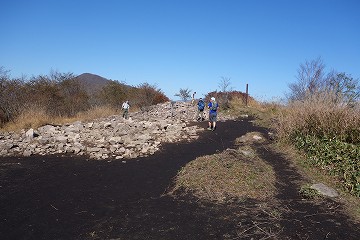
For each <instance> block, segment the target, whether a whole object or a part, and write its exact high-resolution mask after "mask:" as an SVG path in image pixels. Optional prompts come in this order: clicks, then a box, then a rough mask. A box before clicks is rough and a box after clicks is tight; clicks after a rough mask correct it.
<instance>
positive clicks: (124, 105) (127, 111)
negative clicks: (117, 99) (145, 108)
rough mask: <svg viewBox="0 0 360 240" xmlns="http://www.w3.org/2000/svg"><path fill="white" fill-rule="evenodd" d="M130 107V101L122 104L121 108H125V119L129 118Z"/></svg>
mask: <svg viewBox="0 0 360 240" xmlns="http://www.w3.org/2000/svg"><path fill="white" fill-rule="evenodd" d="M129 108H130V104H129V101H128V100H126V101H125V102H124V103H123V104H122V106H121V109H122V110H123V115H122V116H123V118H125V119H128V114H129Z"/></svg>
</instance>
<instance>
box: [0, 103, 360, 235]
mask: <svg viewBox="0 0 360 240" xmlns="http://www.w3.org/2000/svg"><path fill="white" fill-rule="evenodd" d="M165 107H166V105H164V108H165ZM187 109H188V108H186V107H185V106H184V108H183V107H182V105H179V106H178V111H177V112H176V114H177V116H176V117H175V118H173V120H172V121H170V122H167V123H166V126H167V127H166V129H165V128H164V126H165V123H164V125H161V124H159V121H160V120H157V121H156V120H155V121H149V120H148V119H147V118H149V119H150V117H146V115H145V114H149V115H156V111H149V112H148V113H146V112H144V113H136V114H132V116H131V117H132V120H128V121H124V120H122V119H121V118H119V117H118V116H113V117H111V118H108V119H103V120H98V121H94V122H93V123H81V124H80V123H79V126H81V127H80V128H81V131H90V130H85V129H87V128H88V124H92V125H93V127H94V126H97V125H99V130H98V135H99V137H96V138H94V139H92V140H90V141H89V143H87V141H81V140H79V141H78V142H79V143H81V144H82V145H86V144H90V143H94V144H95V143H96V144H100V145H96V147H97V148H102V149H108V150H110V147H111V146H112V145H116V144H112V142H111V141H110V137H109V136H108V135H107V134H109V133H110V132H111V131H112V132H114V130H115V129H117V131H116V132H120V130H119V128H117V127H116V126H118V125H122V124H127V125H129V124H134V126H135V125H136V126H138V127H136V128H140V129H143V128H144V122H143V121H149V122H146V123H147V124H149V125H150V123H152V124H154V125H160V126H162V127H160V129H159V127H156V128H155V129H153V131H156V132H158V131H160V132H162V133H161V134H159V136H160V137H159V138H161V137H162V138H163V139H167V138H166V136H168V135H167V133H164V132H166V131H168V128H169V126H172V125H171V124H173V123H174V122H177V123H178V124H179V125H180V126H181V130H179V132H177V135H180V136H177V137H176V140H173V141H168V142H167V143H165V142H161V143H160V144H159V145H157V146H158V148H159V150H158V151H154V153H153V154H149V155H148V156H146V157H145V156H141V155H140V154H139V156H138V157H134V156H132V157H131V158H125V157H124V158H122V159H120V160H118V161H117V160H116V158H117V157H118V156H122V155H121V154H117V153H116V151H114V152H115V153H112V152H111V153H106V154H107V156H108V158H107V160H106V161H97V160H96V161H89V160H90V159H97V158H95V157H94V154H92V153H88V152H87V150H82V151H83V152H84V153H83V154H82V155H81V154H75V152H72V151H70V152H69V153H65V152H66V151H64V152H61V154H52V153H51V154H46V152H44V155H41V154H35V153H36V152H34V153H32V154H29V156H22V155H23V152H22V150H21V151H20V150H19V151H17V154H13V153H12V152H11V151H9V150H8V152H7V153H6V154H7V155H6V156H4V155H2V156H3V157H2V158H0V233H1V239H6V240H7V239H36V240H38V239H118V240H120V239H156V240H157V239H179V240H181V239H189V240H190V239H191V240H192V239H206V240H209V239H339V240H340V239H342V240H343V239H347V240H356V239H360V225H359V223H358V222H355V221H354V220H352V219H351V217H349V215H348V214H346V212H345V211H344V206H343V205H342V203H341V201H340V200H339V198H321V199H318V200H311V199H304V198H303V197H302V196H301V195H300V194H299V189H300V185H301V183H302V182H304V181H306V179H304V177H303V176H302V175H301V174H300V173H299V172H298V170H297V169H296V167H295V166H294V165H293V164H291V162H290V161H289V160H288V159H286V158H285V157H284V156H283V155H281V154H279V153H276V152H273V151H271V148H269V147H268V146H267V142H266V141H265V142H262V143H261V144H259V145H257V146H256V148H255V149H256V151H257V154H259V155H260V156H261V158H262V159H264V160H265V161H266V162H267V163H268V164H270V165H271V166H272V168H273V169H274V171H275V175H276V181H277V183H276V188H277V194H276V196H274V197H273V198H271V199H266V201H263V200H258V199H250V198H249V199H239V200H233V201H230V202H224V203H223V204H218V203H213V202H210V201H200V200H199V199H197V198H194V197H193V196H191V195H179V196H178V197H176V196H175V197H174V196H172V195H170V194H167V193H168V190H169V189H171V186H172V185H173V183H174V182H173V180H174V178H175V176H176V174H177V173H178V171H179V170H180V169H181V168H182V167H183V166H185V165H186V164H187V163H189V162H191V161H193V160H194V159H196V158H197V157H199V156H204V155H211V154H214V153H217V152H222V151H225V150H226V149H229V148H230V149H231V148H232V147H234V141H235V139H237V138H238V137H239V136H243V135H246V134H247V133H249V132H261V133H262V134H263V135H264V136H267V130H266V129H264V128H261V127H257V126H254V125H253V124H252V122H251V121H249V120H246V119H245V120H227V121H220V122H219V123H218V128H217V130H216V131H202V130H201V129H205V128H206V127H207V122H200V123H198V122H191V121H190V120H189V119H191V118H190V117H191V116H192V114H193V113H191V112H189V113H187V112H186V111H187ZM183 111H185V112H183ZM137 114H138V115H139V116H137ZM187 114H188V115H187ZM186 116H189V118H188V120H186V119H185V118H186ZM154 118H156V119H158V118H157V117H154ZM170 118H172V116H171V115H170V116H169V117H162V121H167V119H170ZM113 119H114V120H113ZM145 119H147V120H145ZM105 123H106V125H107V126H106V127H105V125H104V124H105ZM184 123H185V124H186V123H188V124H187V125H184ZM109 124H110V125H111V124H113V125H111V126H108V125H109ZM139 124H140V125H139ZM145 125H146V124H145ZM70 126H71V127H70ZM76 126H77V124H70V125H69V126H50V127H49V128H51V127H54V128H55V129H54V131H55V132H57V131H59V132H64V133H65V132H68V134H65V135H63V137H64V138H66V139H67V140H66V142H64V143H62V144H63V147H65V146H68V145H67V144H70V143H72V141H71V140H69V139H71V138H70V137H69V136H73V135H72V132H73V131H65V128H67V127H70V128H71V129H72V128H73V129H75V128H76ZM172 127H173V128H177V126H172ZM172 127H170V129H171V128H172ZM134 128H135V127H134ZM145 128H146V127H145ZM186 128H188V129H192V130H184V129H186ZM60 129H61V130H60ZM110 129H111V131H110ZM179 129H180V127H179ZM36 131H39V136H36V137H35V136H33V138H32V139H27V140H25V138H26V136H21V137H19V138H18V139H23V140H22V141H23V142H26V141H28V142H26V143H24V144H25V145H24V146H23V145H21V144H23V143H22V142H20V141H19V140H18V142H16V144H17V145H18V147H15V146H13V147H12V148H11V147H10V149H15V148H18V149H27V147H25V146H26V144H34V145H35V144H40V145H41V146H46V144H50V143H51V141H49V142H50V143H49V142H47V143H44V144H41V143H38V142H39V140H40V139H42V138H46V136H45V137H44V136H43V135H44V133H43V132H41V131H40V130H38V129H37V130H36ZM36 131H35V132H36ZM81 131H80V130H79V131H78V130H76V131H75V130H74V135H76V134H79V135H80V137H78V138H76V139H83V138H82V137H81V136H83V135H81V134H80V132H81ZM129 131H130V130H129ZM187 131H190V132H191V131H194V134H193V135H192V134H190V136H193V137H190V138H185V137H183V136H185V135H186V134H185V133H190V132H187ZM102 132H106V133H107V134H103V133H102ZM141 132H142V131H139V132H138V133H139V134H140V133H141ZM195 132H196V134H195ZM129 133H130V132H129ZM22 134H25V132H24V133H22ZM182 134H184V135H182ZM132 135H136V134H135V133H133V134H132ZM149 135H151V134H150V133H149ZM155 135H156V134H155ZM40 136H43V137H42V138H40ZM84 136H85V135H84ZM195 136H196V137H195ZM47 137H48V138H50V139H51V136H47ZM53 137H54V138H56V136H55V134H54V136H53ZM111 137H116V135H111ZM121 137H122V138H125V137H124V135H122V136H121ZM100 139H104V141H102V142H100V143H98V140H100ZM156 139H158V138H156ZM180 139H184V141H179V140H180ZM189 140H191V141H189ZM148 141H150V140H148ZM151 141H153V140H151ZM40 142H41V141H40ZM59 142H60V141H56V143H58V144H60V143H61V142H60V143H59ZM2 144H3V145H7V144H8V145H10V141H8V137H7V136H4V135H2ZM101 144H103V145H101ZM117 144H118V145H120V146H124V148H126V147H125V146H127V145H126V141H124V142H123V143H122V142H121V141H120V142H119V143H117ZM120 146H119V147H120ZM135 146H136V145H135ZM87 147H88V146H87V145H86V149H87ZM89 147H90V148H91V147H95V146H90V145H89ZM115 148H116V147H115ZM130 148H134V147H129V149H130ZM34 149H36V148H34ZM39 149H42V148H39ZM126 149H127V148H126ZM110 151H111V150H110ZM40 152H41V151H40ZM80 152H81V151H80ZM80 152H79V153H80ZM96 152H97V151H96ZM18 153H19V154H18ZM54 153H56V151H55V152H54ZM104 154H105V153H103V154H102V155H101V157H100V158H99V159H103V156H104ZM99 156H100V155H99Z"/></svg>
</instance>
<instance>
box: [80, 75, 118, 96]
mask: <svg viewBox="0 0 360 240" xmlns="http://www.w3.org/2000/svg"><path fill="white" fill-rule="evenodd" d="M76 79H77V80H78V81H79V83H80V84H81V85H82V86H83V87H84V89H85V91H86V92H88V93H94V92H97V91H100V90H101V89H102V88H103V87H104V86H105V85H107V84H108V83H110V82H111V80H109V79H106V78H104V77H101V76H99V75H96V74H92V73H83V74H80V75H78V76H77V77H76Z"/></svg>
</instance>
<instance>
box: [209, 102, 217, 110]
mask: <svg viewBox="0 0 360 240" xmlns="http://www.w3.org/2000/svg"><path fill="white" fill-rule="evenodd" d="M217 106H218V105H217V102H212V103H211V107H210V110H212V111H216V110H217Z"/></svg>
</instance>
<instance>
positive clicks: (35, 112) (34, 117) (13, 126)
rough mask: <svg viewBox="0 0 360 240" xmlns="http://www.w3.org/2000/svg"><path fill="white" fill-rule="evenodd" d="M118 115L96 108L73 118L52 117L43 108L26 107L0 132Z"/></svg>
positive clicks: (110, 110) (108, 110) (114, 112)
mask: <svg viewBox="0 0 360 240" xmlns="http://www.w3.org/2000/svg"><path fill="white" fill-rule="evenodd" d="M116 114H119V110H118V109H117V108H114V107H112V106H96V107H93V108H90V109H89V110H87V111H83V112H79V113H78V114H76V115H75V116H73V117H68V116H53V115H50V114H49V113H48V112H47V111H46V110H45V108H43V107H41V106H37V105H32V106H28V107H27V108H26V109H24V110H23V111H22V112H21V113H20V114H19V115H18V116H17V117H16V118H15V119H14V120H13V121H12V122H8V123H7V124H5V125H4V127H3V128H2V129H0V130H2V131H15V132H16V131H20V130H21V129H29V128H38V127H40V126H43V125H46V124H53V125H61V124H67V123H71V122H75V121H91V120H94V119H98V118H102V117H108V116H111V115H116Z"/></svg>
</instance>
